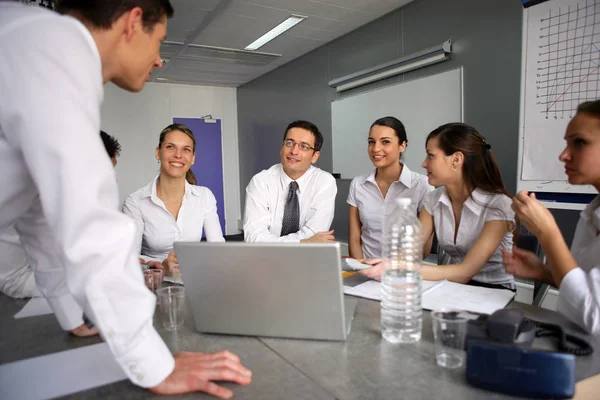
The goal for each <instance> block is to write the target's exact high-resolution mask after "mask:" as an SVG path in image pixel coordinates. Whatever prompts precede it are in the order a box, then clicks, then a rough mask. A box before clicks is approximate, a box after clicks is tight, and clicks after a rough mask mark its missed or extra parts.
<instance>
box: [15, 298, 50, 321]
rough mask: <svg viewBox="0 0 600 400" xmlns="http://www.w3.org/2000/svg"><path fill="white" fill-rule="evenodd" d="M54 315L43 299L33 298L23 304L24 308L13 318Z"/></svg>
mask: <svg viewBox="0 0 600 400" xmlns="http://www.w3.org/2000/svg"><path fill="white" fill-rule="evenodd" d="M46 314H54V312H53V311H52V309H51V308H50V305H49V304H48V302H47V301H46V299H45V298H43V297H34V298H32V299H31V300H29V301H28V302H27V304H25V307H23V308H22V309H21V311H19V312H18V313H16V314H15V318H16V319H19V318H27V317H35V316H38V315H46Z"/></svg>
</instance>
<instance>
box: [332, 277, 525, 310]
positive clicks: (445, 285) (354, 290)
mask: <svg viewBox="0 0 600 400" xmlns="http://www.w3.org/2000/svg"><path fill="white" fill-rule="evenodd" d="M344 293H345V294H349V295H351V296H358V297H364V298H367V299H371V300H378V301H381V283H380V282H377V281H367V282H364V283H361V284H360V285H356V286H354V287H350V286H344ZM422 293H423V297H422V300H421V302H422V305H423V308H424V309H426V310H437V309H440V308H455V309H459V310H465V311H471V312H476V313H482V314H491V313H493V312H494V311H496V310H499V309H501V308H504V307H505V306H506V305H507V304H508V303H509V302H510V301H511V300H512V299H513V297H515V293H514V292H512V291H510V290H504V289H490V288H485V287H479V286H469V285H463V284H460V283H455V282H449V281H423V283H422Z"/></svg>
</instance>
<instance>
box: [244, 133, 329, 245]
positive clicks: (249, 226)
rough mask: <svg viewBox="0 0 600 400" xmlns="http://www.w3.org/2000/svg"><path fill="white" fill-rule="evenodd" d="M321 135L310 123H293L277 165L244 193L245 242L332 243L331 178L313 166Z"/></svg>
mask: <svg viewBox="0 0 600 400" xmlns="http://www.w3.org/2000/svg"><path fill="white" fill-rule="evenodd" d="M322 145H323V135H322V134H321V132H319V129H318V128H317V127H316V126H315V125H314V124H313V123H311V122H308V121H294V122H292V123H291V124H289V125H288V127H287V129H286V130H285V134H284V136H283V143H282V144H281V150H280V152H279V155H280V157H281V164H275V165H273V166H272V167H271V168H269V169H267V170H263V171H261V172H259V173H258V174H256V175H254V177H253V178H252V180H251V181H250V183H249V184H248V186H247V187H246V207H245V212H244V239H245V240H246V242H291V243H293V242H333V241H334V239H335V238H334V236H333V231H330V230H329V228H330V226H331V222H332V221H333V212H334V209H335V195H336V193H337V186H336V183H335V178H334V177H333V176H332V175H331V174H330V173H328V172H325V171H323V170H321V169H319V168H317V167H314V166H313V165H312V164H314V163H316V162H317V160H318V159H319V155H320V154H321V146H322Z"/></svg>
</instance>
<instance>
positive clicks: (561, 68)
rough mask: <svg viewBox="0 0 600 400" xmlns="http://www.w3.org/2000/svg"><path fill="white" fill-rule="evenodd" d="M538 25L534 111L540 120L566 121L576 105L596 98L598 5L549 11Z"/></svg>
mask: <svg viewBox="0 0 600 400" xmlns="http://www.w3.org/2000/svg"><path fill="white" fill-rule="evenodd" d="M539 22H540V23H539V25H538V26H539V37H538V39H539V40H538V41H537V43H538V46H537V51H538V52H537V59H536V108H537V110H538V112H539V113H541V114H542V116H543V118H544V119H555V120H556V119H567V120H568V119H570V118H571V117H572V116H573V115H574V114H575V111H576V110H577V106H578V105H579V104H580V103H582V102H584V101H587V100H596V99H598V98H600V4H598V2H597V0H581V1H578V2H576V3H573V4H569V5H568V6H567V7H560V8H556V9H549V10H548V11H547V13H546V14H545V15H544V16H542V17H541V19H540V20H539ZM538 115H539V114H538Z"/></svg>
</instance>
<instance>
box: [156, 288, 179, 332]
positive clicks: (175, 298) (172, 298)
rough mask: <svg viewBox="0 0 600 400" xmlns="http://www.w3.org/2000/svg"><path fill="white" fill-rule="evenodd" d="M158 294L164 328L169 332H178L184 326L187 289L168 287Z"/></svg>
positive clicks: (159, 290)
mask: <svg viewBox="0 0 600 400" xmlns="http://www.w3.org/2000/svg"><path fill="white" fill-rule="evenodd" d="M156 294H157V296H158V308H159V312H160V317H161V320H162V323H163V326H164V328H165V329H166V330H167V331H176V330H177V329H179V328H180V327H182V326H183V314H184V311H185V288H184V287H182V286H168V287H164V288H162V289H158V291H157V292H156Z"/></svg>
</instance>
